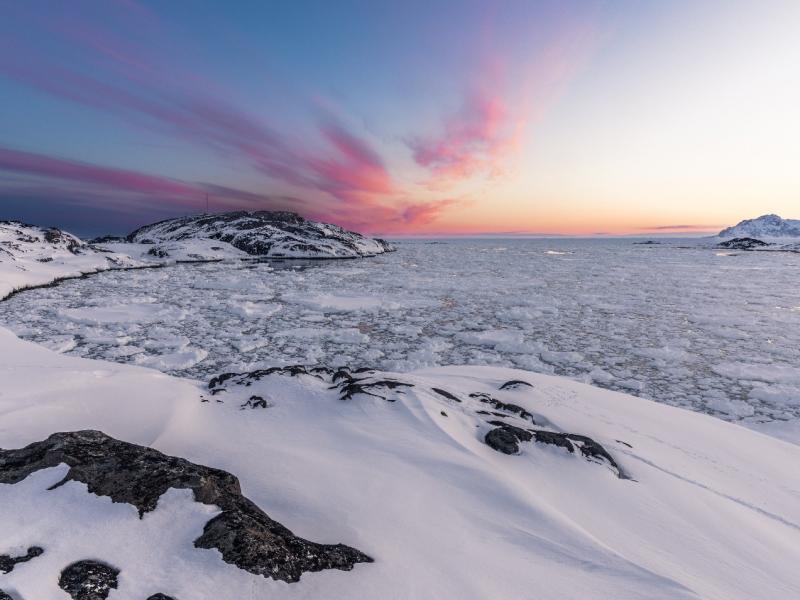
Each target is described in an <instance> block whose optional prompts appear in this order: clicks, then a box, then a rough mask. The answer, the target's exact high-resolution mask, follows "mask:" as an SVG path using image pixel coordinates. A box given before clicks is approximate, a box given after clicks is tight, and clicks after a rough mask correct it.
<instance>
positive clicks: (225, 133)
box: [0, 3, 491, 230]
mask: <svg viewBox="0 0 800 600" xmlns="http://www.w3.org/2000/svg"><path fill="white" fill-rule="evenodd" d="M125 4H128V3H125ZM130 5H131V6H132V8H133V10H134V13H135V12H136V10H138V8H137V5H136V4H135V3H130ZM132 14H133V13H132ZM145 16H146V17H147V21H146V23H145V25H146V27H143V29H144V30H146V35H147V36H153V35H156V34H158V35H160V36H162V37H163V36H164V33H163V31H161V32H160V33H159V31H160V30H161V26H160V24H159V23H158V22H157V21H156V19H157V17H155V15H152V14H151V13H149V12H148V13H147V14H146V15H145ZM133 17H136V18H140V17H142V15H139V16H138V17H137V16H136V15H135V14H133ZM114 18H118V15H116V13H115V15H114ZM43 19H44V21H43V22H40V23H39V25H40V26H42V27H44V28H45V29H47V30H48V32H49V33H50V34H51V35H52V36H53V39H54V40H55V41H58V40H60V41H61V43H63V44H66V46H67V47H69V48H70V52H80V53H82V54H83V55H84V57H85V58H88V60H83V61H80V60H74V61H70V62H69V63H67V62H54V58H53V56H54V55H53V54H52V53H51V52H45V51H40V50H39V49H37V48H36V47H28V46H25V51H24V52H16V53H15V52H6V53H4V56H0V72H4V73H5V74H6V75H8V76H10V77H12V78H14V79H16V80H17V81H19V82H22V83H25V84H27V85H29V86H31V87H34V88H36V89H39V90H42V91H45V92H47V93H49V94H51V95H54V96H57V97H60V98H64V99H67V100H70V101H72V102H76V103H78V104H82V105H85V106H89V107H91V108H94V109H97V110H102V111H104V112H107V113H110V114H113V115H116V116H118V117H119V118H121V119H123V120H125V121H127V122H129V123H130V124H132V125H134V126H136V127H146V128H148V129H150V130H153V131H156V132H158V133H161V134H165V135H169V136H171V137H174V138H178V139H182V140H185V141H188V142H189V143H191V144H193V145H195V146H197V147H201V148H206V149H209V150H211V151H213V152H215V153H217V154H218V155H220V156H223V157H225V158H226V159H227V160H230V161H233V162H235V163H237V164H240V165H242V164H244V165H249V166H250V167H252V168H253V169H255V170H256V171H257V172H260V173H263V174H264V175H265V185H272V184H274V182H283V183H285V184H288V185H290V186H293V187H295V188H298V190H299V191H300V192H304V193H305V194H307V197H306V198H305V202H304V203H303V204H304V206H303V208H304V211H305V214H307V215H309V214H310V213H309V210H311V207H312V206H313V207H314V208H313V215H310V216H315V217H317V218H319V219H321V220H329V221H333V222H337V223H339V224H342V225H346V226H352V227H354V228H357V229H360V230H389V229H397V228H401V227H411V226H414V225H415V224H418V223H420V222H429V221H430V220H432V219H434V218H436V216H437V215H438V214H439V213H440V212H441V211H442V210H444V209H445V208H446V207H447V206H449V205H450V204H451V203H452V201H417V202H415V201H412V200H409V199H408V198H406V194H405V193H404V192H403V190H401V189H399V188H398V186H397V184H396V183H395V182H394V181H393V178H392V175H391V173H390V171H389V169H388V168H387V166H386V164H385V162H384V161H383V159H382V158H381V156H380V154H379V153H378V151H377V150H376V149H375V147H373V145H371V144H370V143H369V141H368V140H367V139H366V138H365V137H364V136H361V135H359V134H358V133H357V132H356V131H354V130H352V129H349V128H347V127H346V126H345V125H344V120H343V119H339V118H335V117H333V116H332V114H329V113H328V112H325V111H323V112H325V114H324V115H323V117H322V118H320V119H319V122H318V127H317V133H318V137H316V138H315V139H311V140H305V141H301V142H297V141H293V140H289V139H288V138H287V137H286V136H284V135H281V134H280V133H278V131H277V128H276V127H274V126H273V125H274V123H271V122H269V121H267V120H265V119H264V118H262V117H261V116H254V115H252V114H249V113H248V112H247V111H245V110H242V109H241V108H240V107H239V106H237V105H236V104H235V103H234V102H232V101H230V100H228V99H226V96H225V94H224V92H220V90H218V89H217V88H216V86H215V85H214V83H213V82H207V81H205V80H204V79H203V78H202V77H200V76H197V75H195V74H194V73H191V72H190V71H188V70H186V69H184V68H176V67H174V66H173V67H170V64H169V61H168V60H163V57H162V59H160V60H157V61H156V60H152V59H150V58H148V56H149V55H150V54H151V46H152V47H159V46H164V44H163V41H164V40H163V39H160V38H156V39H154V40H149V38H145V39H148V43H147V44H144V43H137V42H134V41H132V40H135V39H136V38H135V37H128V36H125V37H124V39H118V36H115V34H114V29H113V28H93V27H92V25H91V24H90V23H89V22H88V21H83V20H80V21H78V20H75V19H74V18H73V17H72V16H70V15H66V16H65V15H61V16H60V17H58V18H52V17H43ZM118 25H119V24H118ZM122 31H125V29H122ZM150 41H152V44H151V43H149V42H150ZM15 43H17V44H21V45H25V44H28V41H27V38H20V40H17V41H16V42H15ZM166 46H167V47H168V46H169V44H166ZM20 54H24V55H25V56H26V60H25V61H24V62H20V61H17V60H16V59H15V58H14V57H15V56H16V55H20ZM55 60H58V59H57V58H56V59H55ZM264 114H269V111H264ZM490 134H491V132H489V134H487V135H490ZM3 161H4V164H5V167H3ZM0 168H5V169H6V170H11V171H16V172H21V173H30V174H36V175H39V176H42V177H51V178H57V179H60V180H62V181H73V182H80V183H81V184H85V185H90V186H104V187H105V188H108V189H111V188H114V187H116V188H117V189H119V190H124V191H126V192H131V193H139V194H151V195H163V196H164V197H169V198H171V199H172V200H171V201H174V202H181V201H182V199H188V198H196V197H197V196H198V195H202V194H203V193H204V191H205V190H207V189H211V186H210V185H208V184H206V185H200V184H195V183H187V182H181V181H178V180H172V179H169V178H161V177H157V176H150V175H146V174H143V173H136V172H132V171H125V170H118V169H109V168H105V167H97V166H93V165H86V164H82V163H77V162H72V161H64V160H61V159H55V158H50V157H45V156H41V155H32V154H30V155H26V154H25V153H20V152H16V151H11V150H5V151H3V154H2V155H0ZM216 191H217V192H219V193H220V195H222V196H223V197H225V198H229V199H231V202H232V203H234V202H237V201H239V202H244V203H252V204H257V203H258V202H266V203H268V205H269V203H271V202H273V197H272V196H270V195H266V196H260V195H258V194H251V193H249V192H243V191H241V190H233V189H230V188H225V189H222V188H219V189H217V190H216ZM192 202H194V200H192ZM190 203H191V202H190Z"/></svg>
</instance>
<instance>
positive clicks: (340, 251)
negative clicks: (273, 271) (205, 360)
mask: <svg viewBox="0 0 800 600" xmlns="http://www.w3.org/2000/svg"><path fill="white" fill-rule="evenodd" d="M126 241H127V242H129V243H137V244H150V245H152V246H153V248H151V249H150V253H151V254H155V255H169V254H170V249H171V248H172V251H173V252H175V251H176V250H180V248H181V247H185V246H187V245H189V246H190V245H192V244H193V243H195V242H200V243H203V242H205V243H208V242H213V243H214V244H216V246H217V251H218V252H221V251H223V250H224V247H225V246H229V247H231V248H233V249H236V250H238V251H240V252H241V253H243V254H245V255H252V256H265V257H273V258H357V257H362V256H374V255H376V254H382V253H384V252H388V251H391V250H392V249H393V248H392V247H391V246H390V245H389V244H388V243H387V242H385V241H383V240H379V239H372V238H368V237H365V236H363V235H361V234H359V233H355V232H352V231H347V230H346V229H343V228H341V227H338V226H336V225H330V224H327V223H317V222H315V221H309V220H306V219H304V218H303V217H301V216H299V215H297V214H294V213H290V212H269V211H258V212H252V213H250V212H244V211H239V212H229V213H221V214H214V215H196V216H190V217H181V218H177V219H169V220H166V221H160V222H158V223H153V224H152V225H145V226H144V227H140V228H139V229H137V230H136V231H134V232H133V233H131V234H130V235H129V236H128V237H127V240H126Z"/></svg>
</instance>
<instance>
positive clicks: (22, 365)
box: [0, 329, 800, 600]
mask: <svg viewBox="0 0 800 600" xmlns="http://www.w3.org/2000/svg"><path fill="white" fill-rule="evenodd" d="M0 376H2V378H3V388H2V391H0V447H3V448H16V447H21V446H23V445H25V444H27V443H30V442H33V441H36V440H40V439H44V438H45V437H47V436H48V435H49V434H50V433H52V432H54V431H68V430H77V429H86V428H93V429H100V430H102V431H104V432H106V433H108V434H109V435H112V436H114V437H117V438H119V439H123V440H126V441H131V442H134V443H140V444H146V445H150V446H153V447H155V448H157V449H159V450H161V451H164V452H166V453H169V454H173V455H177V456H181V457H184V458H187V459H189V460H191V461H194V462H197V463H201V464H206V465H210V466H214V467H218V468H223V469H226V470H228V471H230V472H232V473H234V474H235V475H237V476H238V477H239V478H240V480H241V483H242V488H243V490H244V491H245V493H246V495H247V496H248V497H249V498H250V499H251V500H253V501H254V502H256V503H257V504H258V505H259V506H260V507H261V508H262V509H263V510H264V511H265V512H267V514H269V515H270V516H271V517H272V518H274V519H276V520H278V521H279V522H281V523H282V524H284V525H286V526H287V527H289V528H290V529H292V530H293V531H294V532H295V533H297V534H298V535H302V536H304V537H307V538H309V539H312V540H315V541H321V542H331V543H335V542H341V543H345V544H348V545H351V546H354V547H356V548H358V549H360V550H362V551H364V552H366V553H368V554H369V555H370V556H372V557H374V558H375V562H374V563H371V564H360V565H357V566H356V567H355V569H354V570H353V571H350V572H341V571H323V572H320V573H313V574H312V573H307V574H305V575H303V577H302V579H301V580H300V582H298V583H293V584H285V583H279V582H275V581H272V580H269V579H265V578H263V577H260V576H255V575H251V574H248V573H246V572H244V571H241V570H239V569H237V568H235V567H234V566H232V565H228V564H226V563H224V562H222V560H221V559H220V557H219V554H218V553H217V552H216V551H210V550H199V549H196V548H194V547H193V545H192V540H193V539H195V537H196V536H197V535H198V534H199V532H200V531H201V530H202V526H203V524H204V522H205V520H206V519H209V518H211V517H212V516H213V515H214V514H215V513H214V509H213V507H209V506H205V505H201V504H197V503H195V502H193V501H192V499H191V497H190V496H189V494H187V493H185V492H182V491H180V490H171V491H169V492H167V493H166V494H165V495H164V496H162V498H161V500H160V502H159V505H158V508H157V509H156V510H155V511H154V512H152V513H148V514H146V515H145V517H144V518H143V519H141V520H139V519H138V518H137V515H136V511H135V509H134V508H133V507H131V506H129V505H127V504H114V503H111V502H110V501H109V499H108V498H103V497H97V496H94V495H92V494H89V493H87V491H86V489H85V486H83V485H82V484H78V483H74V482H73V483H69V484H67V485H64V486H61V487H59V488H56V489H54V490H49V491H48V490H47V488H48V487H49V486H50V485H51V484H52V483H53V482H55V481H57V480H59V479H60V477H61V475H62V473H63V467H56V468H53V469H47V470H43V471H39V472H36V473H34V474H33V475H31V476H30V477H29V478H28V479H26V480H25V481H23V482H21V483H18V484H14V485H0V506H3V507H4V510H2V511H0V553H7V552H12V553H17V552H18V551H20V550H23V549H24V548H26V547H27V546H29V545H34V544H38V545H41V546H43V547H44V549H45V552H44V554H43V555H42V556H40V557H37V558H35V559H33V560H31V561H30V562H27V563H23V564H19V565H17V567H16V568H15V569H14V571H12V572H11V573H9V574H7V575H4V576H2V587H3V589H6V590H9V591H11V593H12V594H16V595H17V597H21V598H51V597H52V598H60V597H62V596H63V594H62V593H61V592H60V591H59V590H58V588H57V587H56V582H57V578H58V573H59V571H60V569H62V568H63V567H64V566H66V565H67V564H69V563H70V562H72V561H75V560H80V559H83V558H95V559H102V560H104V561H106V562H108V563H110V564H112V565H114V566H115V567H117V568H119V569H121V574H120V586H119V589H117V590H114V591H112V593H111V594H110V596H109V599H110V600H115V599H128V598H130V599H134V598H144V597H147V596H148V595H149V594H152V593H155V592H158V591H160V592H164V593H167V594H170V595H173V596H175V597H176V598H231V599H234V598H237V599H238V598H256V597H266V598H291V599H293V600H296V599H302V598H353V599H358V598H365V599H366V598H370V599H372V598H386V599H391V598H396V599H401V598H464V599H472V598H475V599H479V598H480V599H484V598H502V597H504V598H528V597H537V598H615V599H621V600H626V599H640V600H641V599H648V600H654V599H655V600H658V599H664V600H667V599H670V600H671V599H677V598H695V599H697V598H703V599H707V598H713V599H719V600H723V599H724V600H737V599H743V600H744V599H746V600H753V599H760V598H764V599H765V600H766V599H768V598H793V597H794V596H795V595H796V591H797V590H798V589H800V572H798V570H797V568H796V566H797V564H798V560H800V478H799V477H798V472H797V464H798V462H799V461H800V447H798V446H796V445H794V444H789V443H785V442H782V441H780V440H778V439H775V438H772V437H768V436H765V435H762V434H759V433H757V432H753V431H749V430H747V429H744V428H742V427H739V426H736V425H733V424H730V423H726V422H723V421H721V420H718V419H715V418H712V417H709V416H706V415H702V414H698V413H693V412H689V411H685V410H682V409H677V408H673V407H669V406H666V405H663V404H657V403H654V402H650V401H646V400H643V399H640V398H633V397H631V396H626V395H624V394H620V393H617V392H612V391H607V390H601V389H598V388H593V387H589V386H586V385H583V384H580V383H576V382H571V381H569V380H565V379H561V378H555V377H550V376H546V375H541V374H534V373H529V372H524V371H519V370H512V369H504V368H497V367H495V368H490V367H446V368H430V369H426V370H421V371H415V372H413V373H408V374H402V375H395V374H383V373H378V374H377V376H380V377H398V378H401V379H403V380H404V381H409V382H412V383H414V384H415V386H416V387H414V388H405V389H401V390H397V391H395V392H393V393H392V396H391V397H392V398H393V399H394V402H387V401H386V400H383V399H380V398H374V397H371V396H365V395H360V396H356V397H354V398H353V399H352V400H349V401H345V402H343V401H341V400H339V399H338V394H337V392H336V390H331V389H329V384H327V383H324V382H322V381H318V380H316V379H314V378H311V377H308V376H300V377H299V378H290V377H286V376H280V375H274V376H270V377H266V378H264V379H262V380H261V381H259V382H256V383H254V384H253V385H252V387H248V388H241V389H239V388H234V389H232V390H231V391H229V392H223V393H222V394H220V395H217V396H214V397H212V399H211V402H201V396H202V395H204V394H205V395H207V392H204V390H203V388H202V387H200V386H199V385H197V384H195V383H193V382H191V381H188V380H181V379H176V378H172V377H169V376H167V375H163V374H161V373H158V372H155V371H150V370H147V369H142V368H139V367H132V366H126V365H119V364H110V363H104V362H97V361H89V360H86V359H79V358H73V357H69V356H64V355H58V354H54V353H52V352H50V351H48V350H46V349H44V348H42V347H40V346H36V345H34V344H31V343H28V342H24V341H21V340H19V339H17V338H16V337H14V336H13V335H12V334H11V333H9V332H7V331H5V330H2V329H0ZM509 379H522V380H525V381H527V382H529V383H531V384H532V385H533V387H524V386H523V387H520V388H519V389H517V390H513V391H512V390H508V391H499V389H498V388H499V386H500V384H501V383H502V382H504V381H506V380H509ZM432 387H438V388H441V389H446V390H449V391H450V392H452V393H455V394H456V395H457V396H459V397H460V398H461V399H462V402H461V403H457V402H454V401H452V400H448V399H446V398H444V397H442V396H439V395H438V394H436V393H433V392H432V391H431V388H432ZM472 392H485V393H489V394H491V395H492V396H494V397H496V398H497V399H500V400H502V401H504V402H513V403H516V404H519V405H521V406H523V407H524V408H526V409H527V410H529V411H530V412H532V413H533V415H534V418H535V419H536V420H537V422H539V423H545V424H547V425H548V427H551V428H556V429H561V430H564V431H569V432H575V433H581V434H585V435H589V436H591V437H592V438H594V439H595V440H597V441H598V442H599V443H601V444H603V445H604V446H605V447H606V449H607V450H608V451H609V452H610V453H611V454H612V455H613V457H614V458H615V459H616V460H617V461H618V462H619V464H620V465H621V466H622V467H623V469H624V470H625V471H626V472H627V473H628V474H629V475H630V477H632V479H630V480H624V479H618V478H617V477H616V476H615V475H614V473H613V472H612V471H611V470H610V469H609V468H608V467H607V466H604V465H600V464H594V463H590V462H587V461H585V460H583V459H581V458H580V457H578V456H576V455H573V454H569V453H567V452H566V451H564V450H562V449H559V448H554V447H551V446H547V445H542V444H534V443H526V444H523V447H522V453H521V454H520V455H519V456H507V455H503V454H500V453H498V452H495V451H494V450H492V449H491V448H489V447H488V446H486V445H485V444H484V443H483V441H482V437H483V435H484V434H485V432H486V431H487V426H486V425H485V423H484V421H483V420H482V419H481V418H479V415H477V414H476V412H475V409H476V407H477V404H478V403H477V401H475V400H473V399H471V398H470V397H469V395H468V394H469V393H472ZM251 394H259V395H262V396H263V397H265V398H268V399H269V401H270V403H271V404H272V407H271V408H268V409H264V410H240V409H239V405H240V404H241V402H242V401H243V400H244V399H246V398H247V397H249V395H251ZM216 400H221V401H222V402H221V403H220V402H216ZM443 411H444V412H446V413H447V416H444V415H442V414H441V413H442V412H443ZM476 425H477V426H476Z"/></svg>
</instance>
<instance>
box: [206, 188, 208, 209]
mask: <svg viewBox="0 0 800 600" xmlns="http://www.w3.org/2000/svg"><path fill="white" fill-rule="evenodd" d="M206 214H208V192H206Z"/></svg>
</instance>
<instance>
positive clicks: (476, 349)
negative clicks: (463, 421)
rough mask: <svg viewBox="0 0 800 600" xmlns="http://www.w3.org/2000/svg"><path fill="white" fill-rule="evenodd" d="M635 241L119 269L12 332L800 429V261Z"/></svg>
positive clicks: (99, 352)
mask: <svg viewBox="0 0 800 600" xmlns="http://www.w3.org/2000/svg"><path fill="white" fill-rule="evenodd" d="M634 241H635V240H630V239H615V240H596V239H595V240H589V239H561V238H557V239H483V240H475V239H471V240H437V241H404V242H399V243H398V244H397V245H398V248H399V250H398V252H396V253H392V254H387V255H382V256H378V257H375V258H370V259H365V260H347V261H306V262H299V261H285V262H259V263H248V262H236V261H234V262H221V263H207V264H183V265H177V266H172V267H167V268H163V269H148V270H141V271H110V272H105V273H101V274H97V275H94V276H91V277H89V278H86V279H77V280H71V281H67V282H64V283H62V284H61V285H58V286H56V287H50V288H40V289H36V290H30V291H27V292H25V293H22V294H19V295H17V296H15V297H13V298H11V299H10V300H8V301H6V302H3V303H0V322H2V323H3V324H4V325H7V326H8V327H9V328H11V329H12V330H13V331H15V332H16V333H17V334H18V335H19V336H21V337H23V338H25V339H29V340H33V341H36V342H39V343H41V344H43V345H45V346H47V347H50V348H52V349H55V350H58V351H61V352H66V353H69V354H74V355H79V356H84V357H91V358H101V359H105V360H114V361H118V362H126V363H133V364H140V365H145V366H150V367H155V368H157V369H160V370H163V371H165V372H168V373H171V374H175V375H180V376H185V377H191V378H200V379H206V378H208V377H209V376H210V375H213V374H216V373H219V372H223V371H244V370H250V369H254V368H259V367H264V366H273V365H280V364H295V363H302V364H326V365H331V366H339V365H351V366H354V367H358V366H371V367H376V368H380V369H386V370H394V371H409V370H412V369H417V368H420V367H427V366H438V365H452V364H476V365H477V364H480V365H499V366H508V367H517V368H523V369H528V370H532V371H538V372H543V373H555V374H561V375H567V376H570V377H574V378H577V379H579V380H582V381H587V382H591V383H594V384H595V385H598V386H601V387H606V388H610V389H614V390H621V391H625V392H628V393H633V394H635V395H638V396H642V397H645V398H651V399H654V400H657V401H659V402H664V403H667V404H672V405H677V406H685V407H689V408H692V409H694V410H699V411H702V412H707V413H710V414H713V415H715V416H719V417H721V418H724V419H727V420H744V421H745V422H749V423H758V422H771V421H796V420H798V419H800V296H798V294H797V289H798V285H797V282H798V272H800V254H792V253H772V252H770V253H759V252H739V253H731V252H719V251H715V250H710V249H707V248H698V247H687V246H692V245H693V244H694V242H687V241H686V240H669V241H663V242H662V243H660V244H652V245H643V244H636V243H634Z"/></svg>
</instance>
